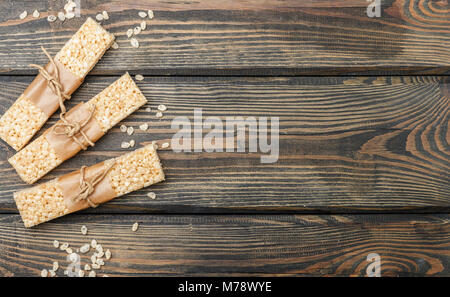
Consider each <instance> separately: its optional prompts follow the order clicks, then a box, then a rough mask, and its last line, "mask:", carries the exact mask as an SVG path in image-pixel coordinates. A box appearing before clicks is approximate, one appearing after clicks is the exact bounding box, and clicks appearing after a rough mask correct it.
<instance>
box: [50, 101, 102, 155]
mask: <svg viewBox="0 0 450 297" xmlns="http://www.w3.org/2000/svg"><path fill="white" fill-rule="evenodd" d="M94 111H95V106H93V105H90V106H89V115H88V117H87V118H86V119H85V120H84V121H82V122H70V121H68V120H67V119H66V118H65V114H64V113H62V112H61V115H60V118H61V121H62V123H56V124H55V126H53V133H55V134H56V135H66V136H67V137H69V138H72V140H73V141H75V142H76V143H77V144H78V145H79V146H80V147H81V148H82V149H83V150H86V149H87V146H86V145H84V143H83V142H82V141H80V140H79V139H78V137H76V135H77V134H78V133H80V134H81V136H83V138H84V140H85V141H86V142H87V143H88V144H89V145H90V146H94V143H93V142H92V141H91V140H90V139H89V137H88V136H87V135H86V133H84V131H83V130H81V129H82V128H83V127H84V126H86V124H87V123H88V122H89V121H90V120H91V118H92V116H93V115H94ZM58 128H62V129H63V130H62V131H58V130H57V129H58Z"/></svg>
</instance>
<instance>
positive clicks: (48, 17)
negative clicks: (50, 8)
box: [47, 14, 57, 23]
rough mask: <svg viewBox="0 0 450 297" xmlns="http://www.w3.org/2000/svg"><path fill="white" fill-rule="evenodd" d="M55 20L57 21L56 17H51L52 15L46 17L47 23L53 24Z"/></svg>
mask: <svg viewBox="0 0 450 297" xmlns="http://www.w3.org/2000/svg"><path fill="white" fill-rule="evenodd" d="M56 19H57V17H56V16H54V15H52V14H50V15H48V16H47V21H48V22H49V23H53V22H54V21H56Z"/></svg>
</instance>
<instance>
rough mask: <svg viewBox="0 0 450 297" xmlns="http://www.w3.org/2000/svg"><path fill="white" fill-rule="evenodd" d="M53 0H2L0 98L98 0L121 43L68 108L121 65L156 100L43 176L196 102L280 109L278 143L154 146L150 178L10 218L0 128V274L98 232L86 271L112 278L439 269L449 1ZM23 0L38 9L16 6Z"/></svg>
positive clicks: (216, 110) (25, 80)
mask: <svg viewBox="0 0 450 297" xmlns="http://www.w3.org/2000/svg"><path fill="white" fill-rule="evenodd" d="M64 2H65V1H1V2H0V112H1V113H2V114H3V113H4V111H5V110H6V109H7V108H8V107H9V106H10V105H11V104H12V103H13V102H14V101H15V100H16V98H17V97H18V96H19V95H20V94H21V93H22V91H23V90H24V89H25V87H26V86H27V85H28V84H29V83H30V81H31V80H32V79H33V77H34V75H35V74H36V71H34V70H32V69H31V68H30V67H28V64H29V63H38V64H44V63H46V57H45V56H44V55H43V54H42V53H41V51H40V49H39V47H40V45H45V46H46V48H47V49H48V50H49V52H50V53H52V54H55V53H56V52H57V51H58V50H59V49H60V48H61V47H62V45H63V44H64V42H65V41H66V40H67V39H68V38H70V36H71V35H72V34H73V33H74V31H75V30H76V29H77V28H78V27H79V26H80V24H81V23H82V22H83V21H84V20H85V18H86V17H87V16H91V17H94V16H95V14H96V13H99V12H101V11H103V10H106V11H108V12H109V15H110V19H109V20H108V21H103V22H102V24H103V25H104V26H105V27H106V28H107V29H108V30H110V31H111V32H113V33H114V34H115V35H116V37H117V41H118V44H119V46H120V48H119V49H117V50H110V51H108V52H107V53H106V55H105V56H104V58H103V59H102V60H101V61H100V63H99V64H98V65H97V66H96V67H95V68H94V70H93V71H92V73H91V75H89V77H88V78H87V79H86V82H85V83H84V84H83V85H82V86H81V87H80V89H79V90H78V91H77V92H76V93H75V94H74V96H73V100H71V102H70V104H69V106H73V105H75V104H77V103H79V102H81V101H85V100H88V99H89V98H91V97H92V96H93V95H95V94H97V93H98V92H99V91H101V90H102V89H103V88H105V87H106V86H107V85H108V84H110V83H111V82H112V81H114V80H115V79H116V78H117V77H118V76H119V75H121V74H123V73H124V72H125V71H129V72H130V73H131V74H137V73H139V74H143V75H145V80H144V81H142V82H138V84H139V86H140V87H141V89H142V90H143V92H144V94H145V95H146V97H147V98H148V100H149V105H148V106H150V107H152V109H153V110H155V107H156V106H157V105H158V104H165V105H166V106H167V107H168V110H167V111H166V112H165V113H164V114H165V116H164V117H163V118H162V119H157V118H156V117H155V116H154V111H152V112H150V113H149V112H146V111H145V108H142V109H140V110H139V111H137V112H136V113H134V114H133V115H132V116H130V117H129V118H127V119H126V120H125V121H124V124H126V125H132V126H134V127H135V128H136V127H137V126H139V125H140V124H141V123H144V122H146V123H149V125H150V128H149V130H148V131H146V132H142V131H139V130H137V131H136V133H135V134H134V135H133V136H131V137H130V136H128V135H126V134H124V133H121V132H120V131H119V129H118V127H116V128H114V129H113V130H112V131H111V132H109V133H108V134H107V135H106V136H104V137H103V138H102V139H101V140H100V141H99V142H98V143H97V144H96V146H95V147H94V148H90V149H89V150H87V151H85V152H82V153H80V154H79V155H77V157H76V158H73V159H72V160H69V161H67V162H66V163H64V164H63V165H62V166H60V167H58V168H57V169H56V170H54V171H52V172H51V173H50V174H48V175H47V176H46V177H45V178H44V179H43V181H46V180H49V179H51V178H54V177H56V176H59V175H60V174H63V173H66V172H69V171H71V170H74V169H76V168H79V167H80V165H81V164H94V163H96V162H98V161H101V160H104V159H106V158H110V157H113V156H118V155H120V154H122V153H123V152H124V151H125V150H124V149H121V148H120V143H121V142H122V141H128V140H130V139H135V140H136V142H137V144H138V145H143V144H146V143H150V142H151V141H153V140H169V139H170V138H171V136H172V135H173V134H174V133H175V132H176V131H175V130H173V129H171V120H172V119H174V118H175V117H177V116H187V117H189V118H192V117H193V110H194V108H202V109H203V114H204V116H218V117H220V118H222V119H225V117H226V116H243V117H246V116H255V117H259V116H277V117H279V119H280V157H279V160H278V162H277V163H275V164H261V163H260V154H259V153H206V152H203V153H174V152H172V151H170V150H162V151H160V157H161V159H162V162H163V165H164V167H165V171H166V175H167V180H166V181H165V182H163V183H161V184H158V185H155V186H153V187H151V189H144V190H141V191H137V192H134V193H131V194H129V195H127V196H125V197H122V198H119V199H116V200H114V201H112V202H110V203H107V204H105V205H102V206H101V207H99V208H96V209H89V210H86V211H83V212H80V213H77V214H73V215H69V216H66V217H64V218H61V219H57V220H54V221H52V222H49V223H46V224H42V225H40V226H38V227H36V228H32V229H25V228H23V226H22V222H21V220H20V217H19V216H18V212H17V209H16V207H15V205H14V203H13V200H12V194H13V192H14V191H17V190H20V189H23V188H25V187H27V186H26V185H25V184H24V183H23V182H21V180H20V179H19V177H18V176H17V175H16V174H15V172H14V170H13V169H12V168H11V166H10V165H9V164H8V162H7V161H6V160H7V158H8V157H10V156H11V155H12V154H13V153H14V152H13V150H12V149H11V148H10V147H8V145H6V144H5V143H3V142H1V143H0V145H1V147H2V149H1V151H0V154H1V158H0V223H1V224H0V275H3V276H37V275H39V271H40V270H41V269H43V268H49V267H50V263H51V262H52V261H55V260H57V261H60V262H61V263H64V262H65V255H64V252H61V251H59V250H58V251H55V250H54V248H52V245H51V243H52V241H53V240H54V239H58V240H59V241H61V242H69V243H71V244H72V246H79V245H80V244H82V243H84V242H86V241H87V240H90V239H92V238H96V239H97V240H98V241H100V242H101V243H103V245H104V246H105V247H108V248H110V249H111V250H112V252H113V259H112V260H111V262H108V263H107V264H106V265H105V266H104V268H103V269H102V270H101V273H105V274H108V275H114V276H140V275H147V276H219V275H220V276H230V275H233V276H239V275H251V276H255V275H266V276H269V275H278V276H292V275H309V276H330V275H339V276H365V275H366V268H367V266H368V265H369V263H368V262H367V260H366V258H367V255H368V254H369V253H372V252H375V253H378V254H380V256H381V259H382V275H383V276H397V275H400V276H450V222H449V219H450V215H449V212H450V186H449V184H450V177H449V169H450V145H449V139H450V125H449V118H450V106H449V98H450V78H449V77H448V74H450V5H449V2H448V1H447V0H440V1H432V0H395V1H394V0H383V1H381V2H382V16H381V17H380V18H369V17H367V15H366V6H367V4H368V3H367V2H366V1H365V0H348V1H331V0H318V1H296V0H288V1H276V0H270V1H258V0H250V1H218V0H217V1H216V0H200V1H192V2H190V1H170V2H167V1H129V3H127V2H125V1H93V0H92V1H84V0H82V1H81V8H82V10H81V14H82V17H80V18H75V19H72V20H66V21H65V22H64V23H61V22H59V21H56V22H54V23H51V24H50V23H48V22H47V20H46V17H47V15H48V14H47V12H48V11H49V12H52V13H55V11H60V10H62V7H63V5H64ZM34 9H38V10H39V11H40V12H41V16H40V18H39V19H34V18H32V17H31V16H29V17H27V18H26V19H24V20H20V19H19V14H20V13H21V12H22V11H23V10H27V11H28V13H29V14H31V13H32V11H33V10H34ZM147 9H153V10H154V12H155V18H154V20H152V21H148V29H147V30H146V31H143V32H142V33H141V34H140V35H138V40H139V41H140V44H141V46H140V48H139V49H134V48H132V47H131V45H130V44H129V41H128V39H127V38H126V35H125V32H126V30H127V29H128V28H130V27H133V26H136V25H137V24H138V23H139V22H140V21H141V19H140V18H139V17H138V15H137V12H138V11H141V10H147ZM56 118H57V115H55V116H53V117H52V118H51V120H50V121H49V122H48V124H47V126H46V127H48V126H49V125H51V124H52V123H54V122H55V120H56ZM41 132H42V131H41ZM149 190H151V191H154V192H155V193H156V194H157V199H155V200H150V199H149V198H148V197H147V196H146V193H147V192H148V191H149ZM136 221H137V222H140V223H141V226H140V228H139V231H138V232H136V233H133V232H131V230H130V229H131V225H132V224H133V223H134V222H136ZM83 224H85V225H87V226H88V228H89V230H90V232H89V234H88V236H83V235H82V234H81V233H80V232H79V230H80V227H81V225H83ZM58 274H60V275H62V271H61V270H60V271H59V272H58Z"/></svg>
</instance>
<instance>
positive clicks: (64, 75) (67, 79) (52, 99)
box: [24, 59, 83, 117]
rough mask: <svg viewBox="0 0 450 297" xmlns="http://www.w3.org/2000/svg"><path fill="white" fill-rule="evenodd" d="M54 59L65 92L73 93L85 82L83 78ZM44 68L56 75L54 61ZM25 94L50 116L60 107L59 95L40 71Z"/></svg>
mask: <svg viewBox="0 0 450 297" xmlns="http://www.w3.org/2000/svg"><path fill="white" fill-rule="evenodd" d="M53 60H54V61H55V64H56V67H57V68H58V70H59V82H60V83H61V85H62V87H63V92H64V93H65V94H67V95H72V93H73V92H75V90H76V89H78V87H79V86H80V85H81V84H82V83H83V80H81V79H79V78H78V77H76V76H75V75H73V74H72V73H71V72H70V71H69V70H67V69H66V68H65V67H64V65H62V64H61V63H59V62H58V61H57V60H56V59H53ZM44 68H45V70H47V72H48V73H49V74H50V75H52V76H54V75H55V67H54V66H53V63H48V64H47V65H46V66H45V67H44ZM24 95H25V97H27V98H28V99H29V100H30V101H31V102H33V103H34V104H35V105H36V106H37V107H39V108H40V109H41V110H42V111H43V112H44V113H45V114H46V115H47V116H48V117H50V116H51V115H52V114H53V113H54V112H55V111H56V110H57V109H58V108H59V99H58V95H57V94H55V93H54V92H53V91H52V89H50V87H49V86H48V82H47V80H46V79H45V78H44V77H43V76H42V75H41V74H40V73H39V74H38V75H37V76H36V78H35V79H34V80H33V81H32V82H31V84H30V85H29V86H28V88H27V89H26V90H25V91H24Z"/></svg>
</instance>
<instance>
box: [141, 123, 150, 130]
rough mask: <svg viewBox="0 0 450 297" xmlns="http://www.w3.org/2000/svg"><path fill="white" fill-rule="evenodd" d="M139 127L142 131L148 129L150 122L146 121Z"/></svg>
mask: <svg viewBox="0 0 450 297" xmlns="http://www.w3.org/2000/svg"><path fill="white" fill-rule="evenodd" d="M139 129H141V130H142V131H147V129H148V124H147V123H145V124H142V125H140V126H139Z"/></svg>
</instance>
